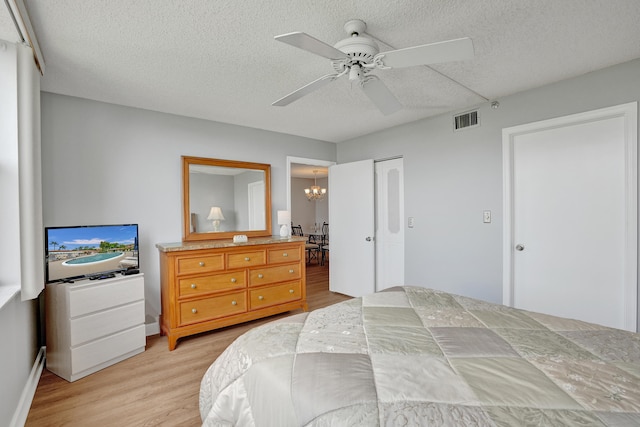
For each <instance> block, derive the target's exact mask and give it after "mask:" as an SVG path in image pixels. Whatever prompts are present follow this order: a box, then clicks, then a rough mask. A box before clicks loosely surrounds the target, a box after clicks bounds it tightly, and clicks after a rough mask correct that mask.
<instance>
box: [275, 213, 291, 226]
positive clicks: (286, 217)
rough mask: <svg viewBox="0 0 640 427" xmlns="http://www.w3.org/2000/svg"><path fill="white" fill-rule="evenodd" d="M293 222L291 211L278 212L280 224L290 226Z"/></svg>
mask: <svg viewBox="0 0 640 427" xmlns="http://www.w3.org/2000/svg"><path fill="white" fill-rule="evenodd" d="M290 222H291V212H289V211H278V224H279V225H283V224H289V223H290Z"/></svg>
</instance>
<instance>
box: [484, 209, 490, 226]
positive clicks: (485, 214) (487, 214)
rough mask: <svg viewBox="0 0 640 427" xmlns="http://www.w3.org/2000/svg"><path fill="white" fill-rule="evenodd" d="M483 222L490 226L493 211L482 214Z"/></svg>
mask: <svg viewBox="0 0 640 427" xmlns="http://www.w3.org/2000/svg"><path fill="white" fill-rule="evenodd" d="M482 222H484V223H485V224H488V223H490V222H491V211H484V212H482Z"/></svg>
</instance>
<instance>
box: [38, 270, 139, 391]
mask: <svg viewBox="0 0 640 427" xmlns="http://www.w3.org/2000/svg"><path fill="white" fill-rule="evenodd" d="M45 301H46V303H45V304H46V325H45V328H46V336H47V343H46V346H47V356H46V366H47V369H49V370H50V371H51V372H53V373H54V374H56V375H58V376H60V377H62V378H64V379H65V380H67V381H75V380H77V379H79V378H82V377H85V376H87V375H89V374H92V373H94V372H96V371H99V370H100V369H104V368H106V367H107V366H110V365H113V364H115V363H118V362H120V361H122V360H124V359H127V358H129V357H131V356H134V355H136V354H138V353H142V352H143V351H144V349H145V344H146V337H145V326H144V276H143V275H142V274H136V275H131V276H120V275H118V276H116V277H115V278H110V279H104V280H82V281H78V282H76V283H52V284H48V285H47V286H46V290H45Z"/></svg>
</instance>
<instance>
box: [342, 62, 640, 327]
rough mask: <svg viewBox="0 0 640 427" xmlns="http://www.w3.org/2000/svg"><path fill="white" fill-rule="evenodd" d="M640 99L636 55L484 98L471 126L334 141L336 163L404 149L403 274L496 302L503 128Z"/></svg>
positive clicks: (425, 124)
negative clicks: (489, 218) (486, 217)
mask: <svg viewBox="0 0 640 427" xmlns="http://www.w3.org/2000/svg"><path fill="white" fill-rule="evenodd" d="M638 100H640V60H635V61H632V62H628V63H625V64H621V65H618V66H614V67H610V68H607V69H605V70H601V71H597V72H593V73H590V74H586V75H583V76H580V77H577V78H573V79H570V80H565V81H562V82H558V83H555V84H552V85H548V86H545V87H542V88H537V89H533V90H530V91H526V92H522V93H519V94H516V95H513V96H509V97H506V98H503V99H499V101H500V108H499V109H495V110H494V109H491V108H490V105H489V103H486V104H483V105H480V106H479V114H480V121H481V126H480V127H477V128H471V129H466V130H463V131H460V132H453V131H452V121H453V120H452V115H450V114H447V115H442V116H438V117H434V118H430V119H426V120H423V121H419V122H414V123H410V124H407V125H403V126H398V127H396V128H393V129H389V130H387V131H383V132H377V133H375V134H371V135H367V136H364V137H361V138H357V139H354V140H351V141H348V142H345V143H341V144H338V162H339V163H345V162H351V161H356V160H362V159H366V158H373V159H382V158H387V157H392V156H398V155H401V156H404V173H405V181H404V182H405V216H406V217H415V228H412V229H410V228H407V229H406V234H405V236H406V241H405V255H406V264H405V279H406V282H407V283H408V284H415V285H421V286H426V287H433V288H437V289H442V290H445V291H449V292H454V293H460V294H464V295H468V296H471V297H479V298H483V299H486V300H489V301H493V302H502V221H503V218H502V135H501V132H502V128H504V127H508V126H514V125H518V124H523V123H529V122H534V121H539V120H544V119H549V118H553V117H558V116H564V115H568V114H573V113H577V112H581V111H589V110H594V109H597V108H602V107H607V106H611V105H617V104H622V103H627V102H632V101H638ZM483 210H491V211H492V214H493V222H492V223H491V224H484V223H483V222H482V211H483ZM405 226H406V218H405ZM639 306H640V304H639ZM639 318H640V316H639Z"/></svg>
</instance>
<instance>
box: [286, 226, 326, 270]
mask: <svg viewBox="0 0 640 427" xmlns="http://www.w3.org/2000/svg"><path fill="white" fill-rule="evenodd" d="M291 235H292V236H304V232H303V231H302V226H301V225H292V226H291ZM304 249H305V252H306V254H307V256H306V258H307V264H309V263H310V262H311V260H312V259H315V260H316V261H317V262H318V263H320V257H319V256H318V254H319V253H320V245H319V244H318V243H317V242H316V236H315V235H313V234H311V235H309V239H308V240H307V242H306V243H305V246H304Z"/></svg>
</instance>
